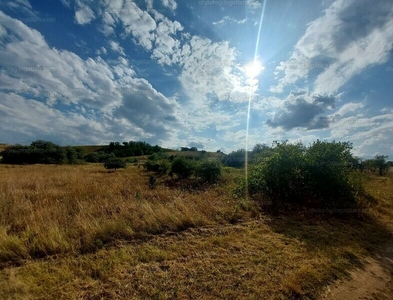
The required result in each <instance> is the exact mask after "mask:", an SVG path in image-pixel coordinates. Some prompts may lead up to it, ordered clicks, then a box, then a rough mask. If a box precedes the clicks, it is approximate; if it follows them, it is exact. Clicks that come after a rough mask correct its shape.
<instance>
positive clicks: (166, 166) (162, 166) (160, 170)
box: [143, 159, 171, 175]
mask: <svg viewBox="0 0 393 300" xmlns="http://www.w3.org/2000/svg"><path fill="white" fill-rule="evenodd" d="M143 166H144V168H145V169H146V170H147V171H152V172H155V173H157V174H161V175H162V174H167V173H168V172H169V170H170V169H171V163H170V162H169V161H168V160H167V159H160V160H150V159H149V160H147V161H146V162H145V164H144V165H143Z"/></svg>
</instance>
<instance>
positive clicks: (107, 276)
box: [0, 165, 393, 299]
mask: <svg viewBox="0 0 393 300" xmlns="http://www.w3.org/2000/svg"><path fill="white" fill-rule="evenodd" d="M241 174H242V173H241V170H234V169H229V168H226V169H225V171H224V180H223V183H222V184H219V185H217V186H211V187H208V186H207V187H200V188H199V189H197V190H193V189H192V188H189V187H188V188H186V187H185V186H184V184H183V185H179V186H175V187H168V186H166V185H165V184H164V180H165V178H159V179H158V185H157V188H156V189H155V190H149V188H148V176H149V174H147V173H145V172H144V171H142V170H141V169H138V168H136V167H134V166H129V167H128V168H127V169H125V170H120V171H116V172H108V171H105V170H104V168H103V167H102V166H101V165H82V166H41V165H35V166H15V167H14V166H0V261H1V262H2V263H3V266H2V269H1V271H0V299H189V298H190V299H217V298H221V299H299V298H301V299H315V298H316V297H317V296H318V295H319V294H320V293H321V292H322V290H323V288H324V286H325V285H326V284H328V283H330V282H332V281H333V280H335V279H337V278H344V277H345V276H347V274H348V271H349V270H350V269H352V268H354V267H357V266H361V265H362V263H363V261H364V259H365V258H366V257H368V256H375V255H376V254H377V253H378V250H379V249H380V247H382V245H384V243H385V242H386V241H387V240H388V239H389V238H391V237H392V232H393V223H392V213H393V184H392V176H391V175H389V176H387V177H383V178H382V177H369V178H368V181H367V190H368V191H369V192H370V193H371V194H372V195H373V196H374V197H375V198H376V200H377V204H376V206H375V207H374V208H372V209H370V211H369V212H367V213H366V214H365V215H364V217H363V218H362V219H359V218H355V217H354V216H353V214H352V215H351V214H348V215H347V217H346V218H328V217H326V216H325V217H321V216H320V215H315V216H310V215H308V216H302V215H299V214H297V215H296V216H295V215H289V214H282V215H278V216H271V215H265V214H264V213H263V212H258V211H257V210H256V209H255V208H254V207H253V204H252V203H250V202H248V201H245V200H244V201H242V202H240V201H238V200H237V201H235V200H234V199H232V197H231V193H230V191H231V189H232V188H233V187H234V183H233V181H234V178H235V177H236V176H237V175H241ZM245 210H247V211H245ZM232 223H233V224H232ZM15 264H19V266H15Z"/></svg>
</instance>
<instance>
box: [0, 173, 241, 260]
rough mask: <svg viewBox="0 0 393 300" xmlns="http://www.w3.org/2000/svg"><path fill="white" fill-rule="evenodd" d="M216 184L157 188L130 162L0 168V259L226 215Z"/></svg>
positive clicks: (87, 247) (88, 245) (229, 210)
mask: <svg viewBox="0 0 393 300" xmlns="http://www.w3.org/2000/svg"><path fill="white" fill-rule="evenodd" d="M233 214H234V203H233V202H232V201H231V199H230V198H229V195H225V194H224V195H223V193H222V190H221V192H220V189H215V190H213V191H212V190H209V191H204V192H203V191H201V192H199V193H190V192H187V191H182V190H173V189H170V188H169V187H166V186H164V185H158V187H157V188H156V189H154V190H149V189H148V176H147V175H146V174H145V173H144V171H142V170H141V169H137V168H136V167H134V166H130V167H128V168H127V169H126V170H119V171H116V172H112V171H110V172H108V171H105V170H104V168H103V167H102V166H101V165H83V166H45V165H34V166H1V167H0V263H9V262H13V263H20V262H21V260H23V259H30V258H34V257H45V256H47V255H53V254H67V253H81V252H82V253H84V252H91V251H95V250H97V249H99V248H101V247H102V246H103V245H104V244H106V243H108V242H111V241H113V240H116V239H133V238H136V237H139V236H141V235H143V234H147V233H162V232H165V231H179V230H183V229H186V228H189V227H194V226H201V225H207V224H212V223H213V222H216V221H217V220H222V221H223V222H225V221H226V220H230V219H231V218H233Z"/></svg>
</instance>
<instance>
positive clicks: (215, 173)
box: [197, 161, 222, 182]
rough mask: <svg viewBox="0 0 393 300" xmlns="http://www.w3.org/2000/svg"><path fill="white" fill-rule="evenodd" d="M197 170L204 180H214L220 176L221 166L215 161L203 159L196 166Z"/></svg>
mask: <svg viewBox="0 0 393 300" xmlns="http://www.w3.org/2000/svg"><path fill="white" fill-rule="evenodd" d="M197 172H198V176H199V177H200V178H201V179H202V180H203V181H204V182H216V181H218V180H219V179H220V177H221V172H222V166H221V164H220V163H219V162H217V161H205V162H203V163H201V164H200V165H199V166H198V170H197Z"/></svg>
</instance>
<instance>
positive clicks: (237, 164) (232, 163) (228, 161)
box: [221, 149, 246, 168]
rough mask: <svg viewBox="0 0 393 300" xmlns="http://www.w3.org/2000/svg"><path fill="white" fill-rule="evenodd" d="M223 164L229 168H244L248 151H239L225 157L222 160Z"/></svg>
mask: <svg viewBox="0 0 393 300" xmlns="http://www.w3.org/2000/svg"><path fill="white" fill-rule="evenodd" d="M221 161H222V163H223V164H224V165H225V166H228V167H234V168H242V167H244V163H245V161H246V150H244V149H239V150H236V151H233V152H231V153H229V154H228V155H225V156H224V157H222V159H221Z"/></svg>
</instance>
